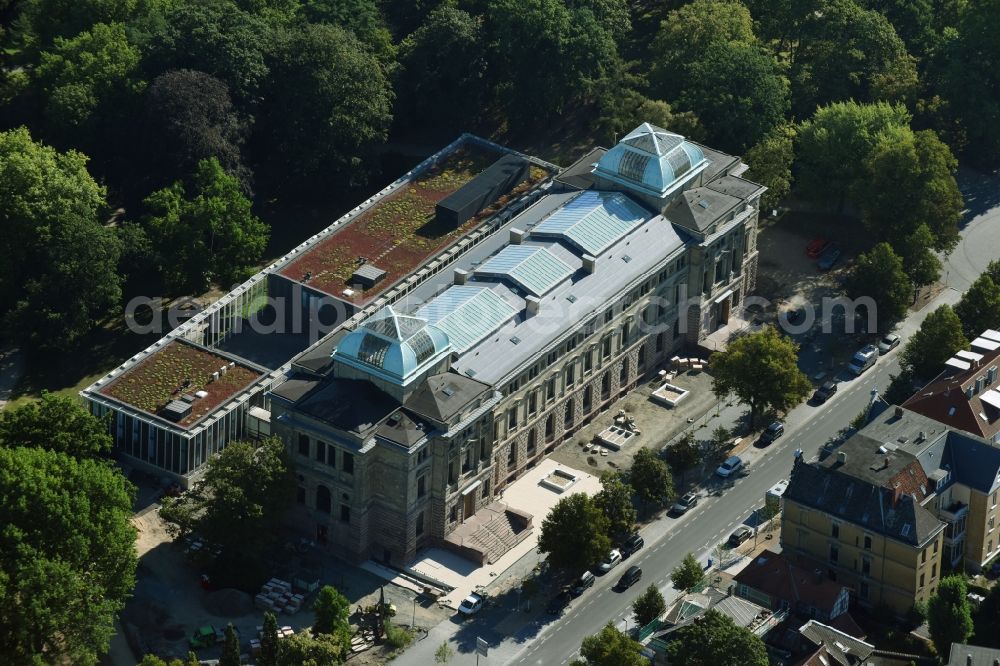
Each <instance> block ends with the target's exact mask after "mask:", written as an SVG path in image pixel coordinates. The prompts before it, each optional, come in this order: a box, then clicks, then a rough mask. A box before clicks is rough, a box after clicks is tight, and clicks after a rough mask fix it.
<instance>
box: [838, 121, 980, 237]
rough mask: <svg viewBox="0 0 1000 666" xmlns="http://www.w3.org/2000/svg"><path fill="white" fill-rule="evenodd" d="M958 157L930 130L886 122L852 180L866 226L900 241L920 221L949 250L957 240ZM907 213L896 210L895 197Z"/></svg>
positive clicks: (962, 204) (959, 213)
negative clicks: (855, 180) (904, 204)
mask: <svg viewBox="0 0 1000 666" xmlns="http://www.w3.org/2000/svg"><path fill="white" fill-rule="evenodd" d="M957 169H958V160H956V159H955V156H954V155H952V154H951V150H950V149H949V148H948V146H946V145H945V144H944V143H942V142H941V140H940V139H938V138H937V135H936V134H934V132H933V131H931V130H924V131H921V132H913V131H911V130H910V129H909V128H908V127H903V126H899V127H894V128H887V129H886V130H885V131H884V132H883V133H882V134H881V136H880V137H879V139H878V141H877V142H876V143H875V146H874V147H873V149H872V152H871V154H870V156H869V157H868V159H867V160H866V161H865V174H864V176H863V177H862V178H861V179H860V180H859V181H858V183H857V185H856V188H855V189H856V192H857V194H856V198H857V200H858V204H859V205H860V207H861V211H862V219H863V220H864V223H865V226H866V227H867V228H868V229H869V230H870V231H871V232H872V234H873V235H874V236H875V238H876V239H878V240H887V241H889V242H890V243H892V244H893V245H897V246H898V245H901V244H902V242H903V241H904V240H905V239H906V238H907V237H909V236H910V235H912V234H913V233H914V231H915V230H916V229H917V228H918V227H921V226H925V227H927V228H928V229H929V230H930V231H931V233H932V234H933V237H934V247H935V248H936V249H939V250H948V249H951V248H952V247H954V246H955V243H957V242H958V223H959V221H960V220H961V218H962V209H963V208H964V207H965V202H964V201H963V200H962V193H961V192H960V191H959V189H958V183H957V182H955V176H954V173H955V171H956V170H957ZM900 201H906V202H907V214H906V215H900V214H899V202H900Z"/></svg>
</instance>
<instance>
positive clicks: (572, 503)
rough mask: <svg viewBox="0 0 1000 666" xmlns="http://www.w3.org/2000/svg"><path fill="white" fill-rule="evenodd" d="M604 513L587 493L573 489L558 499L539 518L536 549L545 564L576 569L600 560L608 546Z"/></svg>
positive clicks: (589, 565)
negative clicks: (541, 517)
mask: <svg viewBox="0 0 1000 666" xmlns="http://www.w3.org/2000/svg"><path fill="white" fill-rule="evenodd" d="M609 527H610V525H609V523H608V518H607V516H605V515H604V512H603V511H601V509H600V508H598V506H597V504H596V503H595V502H594V500H592V499H591V498H590V496H588V495H585V494H583V493H574V494H572V495H570V496H569V497H564V498H562V499H560V500H559V501H558V502H557V503H556V505H555V506H554V507H553V508H552V510H551V511H550V512H549V514H548V515H547V516H546V517H545V519H544V520H543V521H542V531H541V534H540V535H539V537H538V552H540V553H547V554H548V560H549V564H550V565H552V566H553V567H555V568H557V569H563V570H564V571H569V572H571V573H574V574H575V573H578V572H580V571H584V570H585V569H589V568H590V567H592V566H594V565H595V564H597V563H598V562H600V561H601V558H603V557H604V556H605V555H607V554H608V551H609V550H611V539H610V538H608V530H609Z"/></svg>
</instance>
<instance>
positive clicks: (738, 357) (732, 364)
mask: <svg viewBox="0 0 1000 666" xmlns="http://www.w3.org/2000/svg"><path fill="white" fill-rule="evenodd" d="M798 351H799V350H798V345H796V344H795V343H794V342H792V341H791V340H789V339H788V338H786V337H784V336H782V335H781V334H779V333H778V331H777V329H775V328H774V327H773V326H767V327H765V328H764V329H762V330H761V331H759V332H757V333H751V334H750V335H746V336H743V337H742V338H739V339H737V340H734V341H733V342H732V343H730V345H729V348H728V349H726V351H724V352H717V353H715V354H713V355H712V358H711V364H712V390H713V391H714V392H715V395H717V396H719V397H720V398H721V397H723V396H726V395H729V394H730V393H732V394H734V395H735V396H736V397H737V398H739V400H740V402H745V403H746V404H748V405H750V422H751V423H753V422H755V420H756V417H757V415H758V414H759V413H760V412H761V411H762V410H765V409H773V410H777V411H783V410H786V409H789V408H791V407H794V406H795V405H797V404H798V403H800V402H802V400H804V399H805V398H806V396H808V395H809V393H810V392H811V391H812V384H810V383H809V378H808V377H806V376H805V375H804V374H802V371H801V370H799V367H798Z"/></svg>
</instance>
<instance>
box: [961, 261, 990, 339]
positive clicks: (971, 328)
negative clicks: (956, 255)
mask: <svg viewBox="0 0 1000 666" xmlns="http://www.w3.org/2000/svg"><path fill="white" fill-rule="evenodd" d="M955 314H956V315H957V316H958V318H959V320H961V322H962V332H963V333H964V334H965V338H966V339H967V340H974V339H976V338H977V337H979V334H980V333H982V332H983V331H985V330H986V329H988V328H1000V286H997V284H996V283H995V282H994V281H993V278H991V277H990V276H989V274H988V273H983V274H982V275H980V276H979V277H978V278H977V279H976V281H975V282H973V283H972V285H971V286H970V287H969V289H968V291H966V292H965V293H964V294H963V295H962V298H961V300H959V301H958V304H957V305H955Z"/></svg>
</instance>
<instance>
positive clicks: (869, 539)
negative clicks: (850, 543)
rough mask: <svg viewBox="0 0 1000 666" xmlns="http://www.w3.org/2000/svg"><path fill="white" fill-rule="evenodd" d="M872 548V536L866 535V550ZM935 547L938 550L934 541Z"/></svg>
mask: <svg viewBox="0 0 1000 666" xmlns="http://www.w3.org/2000/svg"><path fill="white" fill-rule="evenodd" d="M871 549H872V538H871V536H869V535H867V534H866V535H865V550H871ZM934 549H935V550H937V542H935V543H934Z"/></svg>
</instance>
